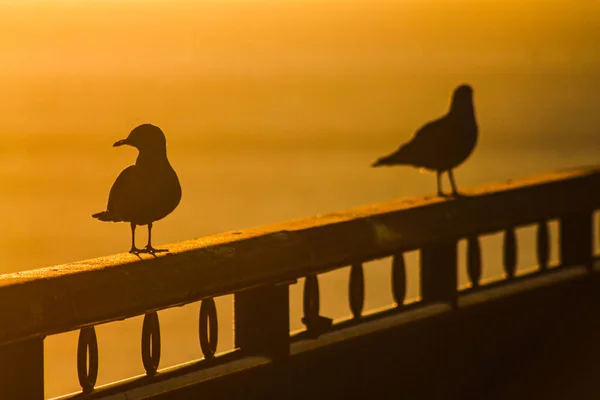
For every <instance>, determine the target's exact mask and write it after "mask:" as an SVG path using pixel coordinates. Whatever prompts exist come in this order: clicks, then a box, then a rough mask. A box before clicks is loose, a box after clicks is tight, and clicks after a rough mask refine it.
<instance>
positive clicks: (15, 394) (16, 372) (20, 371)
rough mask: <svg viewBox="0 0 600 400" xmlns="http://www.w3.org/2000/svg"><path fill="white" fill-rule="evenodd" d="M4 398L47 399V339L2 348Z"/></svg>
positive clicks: (0, 392)
mask: <svg viewBox="0 0 600 400" xmlns="http://www.w3.org/2000/svg"><path fill="white" fill-rule="evenodd" d="M0 398H1V399H32V400H43V399H44V398H45V396H44V339H41V338H35V339H29V340H25V341H22V342H17V343H11V344H8V345H4V346H1V347H0Z"/></svg>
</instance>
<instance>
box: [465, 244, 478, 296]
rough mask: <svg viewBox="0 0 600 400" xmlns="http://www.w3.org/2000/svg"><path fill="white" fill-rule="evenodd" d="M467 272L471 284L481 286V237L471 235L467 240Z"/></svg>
mask: <svg viewBox="0 0 600 400" xmlns="http://www.w3.org/2000/svg"><path fill="white" fill-rule="evenodd" d="M467 274H468V275H469V280H470V281H471V286H472V287H474V288H476V287H479V283H480V281H481V246H480V245H479V237H478V236H471V237H469V239H468V241H467Z"/></svg>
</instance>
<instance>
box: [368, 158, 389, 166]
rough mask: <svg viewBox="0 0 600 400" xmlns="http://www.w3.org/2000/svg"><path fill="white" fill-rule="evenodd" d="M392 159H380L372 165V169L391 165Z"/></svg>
mask: <svg viewBox="0 0 600 400" xmlns="http://www.w3.org/2000/svg"><path fill="white" fill-rule="evenodd" d="M390 164H391V163H390V157H389V156H388V157H381V158H380V159H378V160H376V161H375V162H374V163H373V164H371V167H381V166H383V165H390Z"/></svg>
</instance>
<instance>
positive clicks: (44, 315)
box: [0, 166, 600, 344]
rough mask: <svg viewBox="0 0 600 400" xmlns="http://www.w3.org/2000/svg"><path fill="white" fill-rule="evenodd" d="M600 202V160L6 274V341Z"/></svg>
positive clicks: (2, 307)
mask: <svg viewBox="0 0 600 400" xmlns="http://www.w3.org/2000/svg"><path fill="white" fill-rule="evenodd" d="M597 208H600V166H596V167H588V168H580V169H574V170H569V171H561V172H556V173H550V174H544V175H540V176H536V177H531V178H526V179H520V180H510V181H507V182H504V183H500V184H492V185H486V186H482V187H478V188H475V189H472V190H468V191H466V192H465V196H464V197H463V198H458V199H455V198H440V197H422V198H410V199H403V200H395V201H390V202H386V203H381V204H375V205H369V206H364V207H360V208H355V209H352V210H348V211H344V212H338V213H330V214H326V215H320V216H316V217H312V218H306V219H299V220H295V221H290V222H285V223H281V224H276V225H272V226H268V227H262V228H255V229H248V230H244V231H240V232H230V233H225V234H220V235H215V236H210V237H204V238H199V239H194V240H188V241H185V242H180V243H176V244H172V245H170V246H168V248H169V249H170V251H171V253H170V254H166V255H159V256H157V257H153V256H149V255H145V256H142V257H137V256H134V255H131V254H117V255H113V256H107V257H100V258H95V259H91V260H85V261H78V262H73V263H69V264H64V265H59V266H54V267H48V268H41V269H36V270H30V271H24V272H19V273H13V274H6V275H1V276H0V327H1V328H0V344H4V343H9V342H13V341H18V340H22V339H26V338H30V337H34V336H45V335H48V334H53V333H60V332H65V331H69V330H74V329H77V328H81V327H83V326H87V325H92V324H97V323H101V322H108V321H114V320H120V319H124V318H129V317H133V316H136V315H140V314H144V313H146V312H149V311H153V310H158V309H163V308H168V307H173V306H178V305H183V304H186V303H190V302H193V301H196V300H199V299H202V298H206V297H213V296H217V295H222V294H226V293H232V292H236V291H241V290H245V289H248V288H251V287H255V286H259V285H264V284H270V283H277V282H283V281H289V280H293V279H295V278H298V277H302V276H305V275H307V274H309V273H317V272H323V271H326V270H329V269H331V268H335V267H341V266H344V265H348V264H350V263H352V262H356V261H364V260H369V259H373V258H377V257H380V256H385V255H389V254H393V253H394V252H397V251H403V250H412V249H416V248H419V247H422V246H424V245H427V244H428V243H432V242H435V241H438V240H442V239H448V238H459V237H466V236H469V235H473V234H484V233H492V232H496V231H499V230H502V229H506V228H508V227H512V226H518V225H525V224H529V223H535V222H537V221H541V220H546V219H550V218H556V217H559V216H562V215H565V214H570V213H575V212H579V211H590V210H594V209H597Z"/></svg>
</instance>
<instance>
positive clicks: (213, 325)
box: [198, 298, 219, 358]
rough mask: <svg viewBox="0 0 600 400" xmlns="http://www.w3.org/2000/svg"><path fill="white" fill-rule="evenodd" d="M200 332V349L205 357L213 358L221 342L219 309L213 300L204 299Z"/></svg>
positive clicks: (199, 324) (200, 318) (199, 323)
mask: <svg viewBox="0 0 600 400" xmlns="http://www.w3.org/2000/svg"><path fill="white" fill-rule="evenodd" d="M198 332H199V334H200V348H201V349H202V353H203V354H204V357H205V358H213V357H214V356H215V352H216V351H217V343H218V340H219V323H218V321H217V307H216V306H215V301H214V300H213V299H212V298H210V299H204V300H202V303H201V304H200V317H199V322H198Z"/></svg>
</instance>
